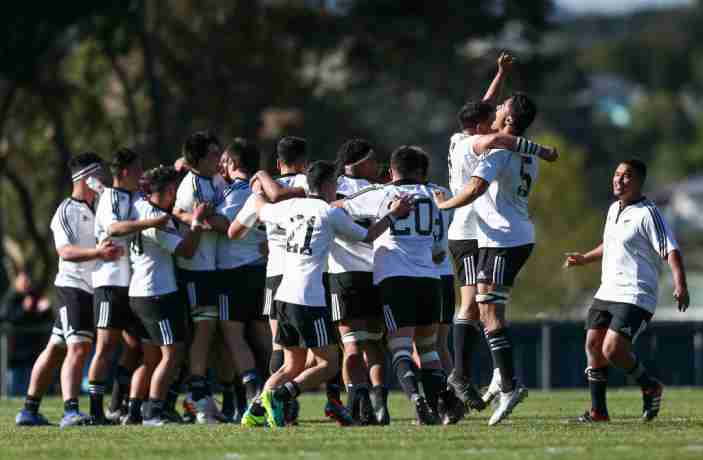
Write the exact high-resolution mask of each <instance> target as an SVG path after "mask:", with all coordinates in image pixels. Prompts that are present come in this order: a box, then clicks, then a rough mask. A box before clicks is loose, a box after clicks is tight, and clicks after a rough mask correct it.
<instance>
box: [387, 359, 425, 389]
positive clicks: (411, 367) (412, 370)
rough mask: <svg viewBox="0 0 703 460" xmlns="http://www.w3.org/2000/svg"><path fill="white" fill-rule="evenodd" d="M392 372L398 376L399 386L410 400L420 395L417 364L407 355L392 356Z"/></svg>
mask: <svg viewBox="0 0 703 460" xmlns="http://www.w3.org/2000/svg"><path fill="white" fill-rule="evenodd" d="M393 373H394V374H395V375H396V377H397V378H398V382H399V383H400V387H401V388H402V389H403V391H404V392H405V394H406V395H407V396H408V398H410V399H411V400H415V398H417V397H418V396H419V395H420V386H419V385H418V382H417V366H415V363H414V362H413V360H412V359H410V357H409V356H406V355H402V356H399V357H395V356H394V357H393Z"/></svg>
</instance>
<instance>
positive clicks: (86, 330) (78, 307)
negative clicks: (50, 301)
mask: <svg viewBox="0 0 703 460" xmlns="http://www.w3.org/2000/svg"><path fill="white" fill-rule="evenodd" d="M56 296H57V297H58V300H59V308H58V310H57V315H56V320H55V321H54V327H53V329H52V335H54V336H55V337H56V340H59V341H61V342H64V343H77V342H92V341H93V337H94V336H95V333H94V329H93V294H91V293H89V292H86V291H84V290H83V289H78V288H73V287H64V286H57V287H56Z"/></svg>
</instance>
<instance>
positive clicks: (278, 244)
mask: <svg viewBox="0 0 703 460" xmlns="http://www.w3.org/2000/svg"><path fill="white" fill-rule="evenodd" d="M276 182H278V183H279V184H281V185H282V186H283V187H300V188H302V189H303V190H305V191H306V192H307V191H308V178H307V176H306V175H305V174H301V173H293V174H285V175H283V176H281V177H278V178H277V179H276ZM254 198H255V197H254V196H253V195H251V196H250V197H249V199H248V200H247V201H246V203H244V207H243V208H242V210H241V211H240V212H239V214H237V221H238V222H239V223H240V224H242V225H244V226H245V227H247V228H252V227H253V226H254V225H256V221H257V216H256V207H255V206H254V202H255V199H254ZM286 201H287V200H286ZM266 239H267V240H268V249H269V254H268V263H267V264H266V277H267V278H270V277H272V276H279V275H282V274H283V253H284V251H285V247H286V232H285V229H283V228H281V227H279V226H277V225H275V224H266Z"/></svg>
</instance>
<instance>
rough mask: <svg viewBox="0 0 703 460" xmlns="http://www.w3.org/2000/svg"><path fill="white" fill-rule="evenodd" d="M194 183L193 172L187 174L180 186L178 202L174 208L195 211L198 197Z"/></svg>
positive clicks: (177, 196) (177, 194)
mask: <svg viewBox="0 0 703 460" xmlns="http://www.w3.org/2000/svg"><path fill="white" fill-rule="evenodd" d="M193 184H194V181H193V176H192V175H191V174H188V175H186V177H185V178H184V179H183V180H182V181H181V183H180V185H179V186H178V191H177V192H176V203H175V204H174V205H173V207H174V208H177V209H182V210H183V211H185V212H193V208H194V207H195V198H196V197H195V189H194V187H193Z"/></svg>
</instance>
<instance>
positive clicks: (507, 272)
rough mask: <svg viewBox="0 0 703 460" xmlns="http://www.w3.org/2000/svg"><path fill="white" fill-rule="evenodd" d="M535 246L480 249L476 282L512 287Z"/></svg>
mask: <svg viewBox="0 0 703 460" xmlns="http://www.w3.org/2000/svg"><path fill="white" fill-rule="evenodd" d="M533 247H534V244H525V245H523V246H514V247H511V248H480V249H479V250H478V262H477V264H476V269H477V272H478V274H477V276H476V281H478V282H479V283H485V284H494V285H496V286H505V287H510V286H512V285H513V284H514V283H515V278H516V277H517V275H518V273H520V270H521V269H522V267H523V265H525V262H527V259H529V257H530V254H532V248H533Z"/></svg>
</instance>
